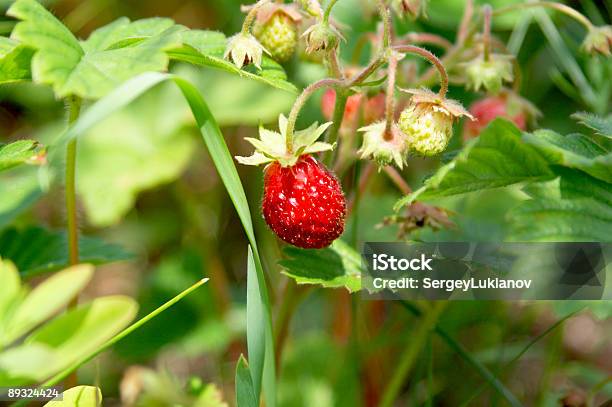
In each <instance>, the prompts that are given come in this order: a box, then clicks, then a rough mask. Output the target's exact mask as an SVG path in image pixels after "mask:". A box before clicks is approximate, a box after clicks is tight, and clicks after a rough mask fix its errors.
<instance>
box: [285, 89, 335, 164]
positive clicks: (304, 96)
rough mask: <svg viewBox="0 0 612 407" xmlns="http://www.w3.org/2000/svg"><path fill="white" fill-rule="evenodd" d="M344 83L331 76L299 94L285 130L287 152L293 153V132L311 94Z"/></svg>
mask: <svg viewBox="0 0 612 407" xmlns="http://www.w3.org/2000/svg"><path fill="white" fill-rule="evenodd" d="M342 85H343V81H341V80H339V79H331V78H327V79H321V80H320V81H317V82H315V83H312V84H310V85H309V86H307V87H306V88H305V89H304V90H303V91H302V93H301V94H300V96H298V97H297V99H295V102H294V103H293V107H292V108H291V112H290V113H289V118H288V120H287V129H286V131H285V136H286V139H285V143H286V149H287V154H293V133H294V130H295V122H296V121H297V118H298V115H299V114H300V111H301V110H302V108H303V107H304V104H305V103H306V101H307V100H308V98H310V96H312V94H313V93H314V92H316V91H317V90H319V89H321V88H325V87H341V86H342ZM281 131H282V129H281Z"/></svg>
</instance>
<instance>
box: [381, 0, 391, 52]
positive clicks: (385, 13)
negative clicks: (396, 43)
mask: <svg viewBox="0 0 612 407" xmlns="http://www.w3.org/2000/svg"><path fill="white" fill-rule="evenodd" d="M378 12H379V13H380V17H381V18H382V21H383V49H387V48H389V46H390V44H391V11H390V10H389V6H388V5H387V4H386V2H385V0H378Z"/></svg>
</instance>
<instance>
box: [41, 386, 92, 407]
mask: <svg viewBox="0 0 612 407" xmlns="http://www.w3.org/2000/svg"><path fill="white" fill-rule="evenodd" d="M101 405H102V392H101V391H100V389H99V388H97V387H93V386H77V387H73V388H71V389H68V390H66V391H65V392H63V393H62V400H61V401H50V402H48V403H47V404H45V407H99V406H101Z"/></svg>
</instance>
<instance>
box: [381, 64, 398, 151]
mask: <svg viewBox="0 0 612 407" xmlns="http://www.w3.org/2000/svg"><path fill="white" fill-rule="evenodd" d="M396 73H397V58H396V57H395V55H393V53H391V55H390V56H389V65H388V69H387V95H386V100H385V134H384V136H383V138H384V139H385V140H391V139H392V138H393V135H392V134H391V131H390V130H391V125H392V124H393V121H394V120H395V76H396Z"/></svg>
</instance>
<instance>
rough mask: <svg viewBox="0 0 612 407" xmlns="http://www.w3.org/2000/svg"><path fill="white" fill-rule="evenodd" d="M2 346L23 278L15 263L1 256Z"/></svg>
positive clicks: (0, 304) (0, 302)
mask: <svg viewBox="0 0 612 407" xmlns="http://www.w3.org/2000/svg"><path fill="white" fill-rule="evenodd" d="M0 281H2V284H0V344H1V343H2V342H3V341H2V340H1V339H2V338H4V335H5V333H4V331H5V325H6V321H7V320H8V319H9V317H10V316H11V314H12V313H13V312H14V309H15V306H16V304H17V302H18V300H19V295H20V292H21V278H20V277H19V272H18V271H17V268H16V267H15V265H14V264H13V263H11V262H10V261H8V260H6V259H2V256H0Z"/></svg>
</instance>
